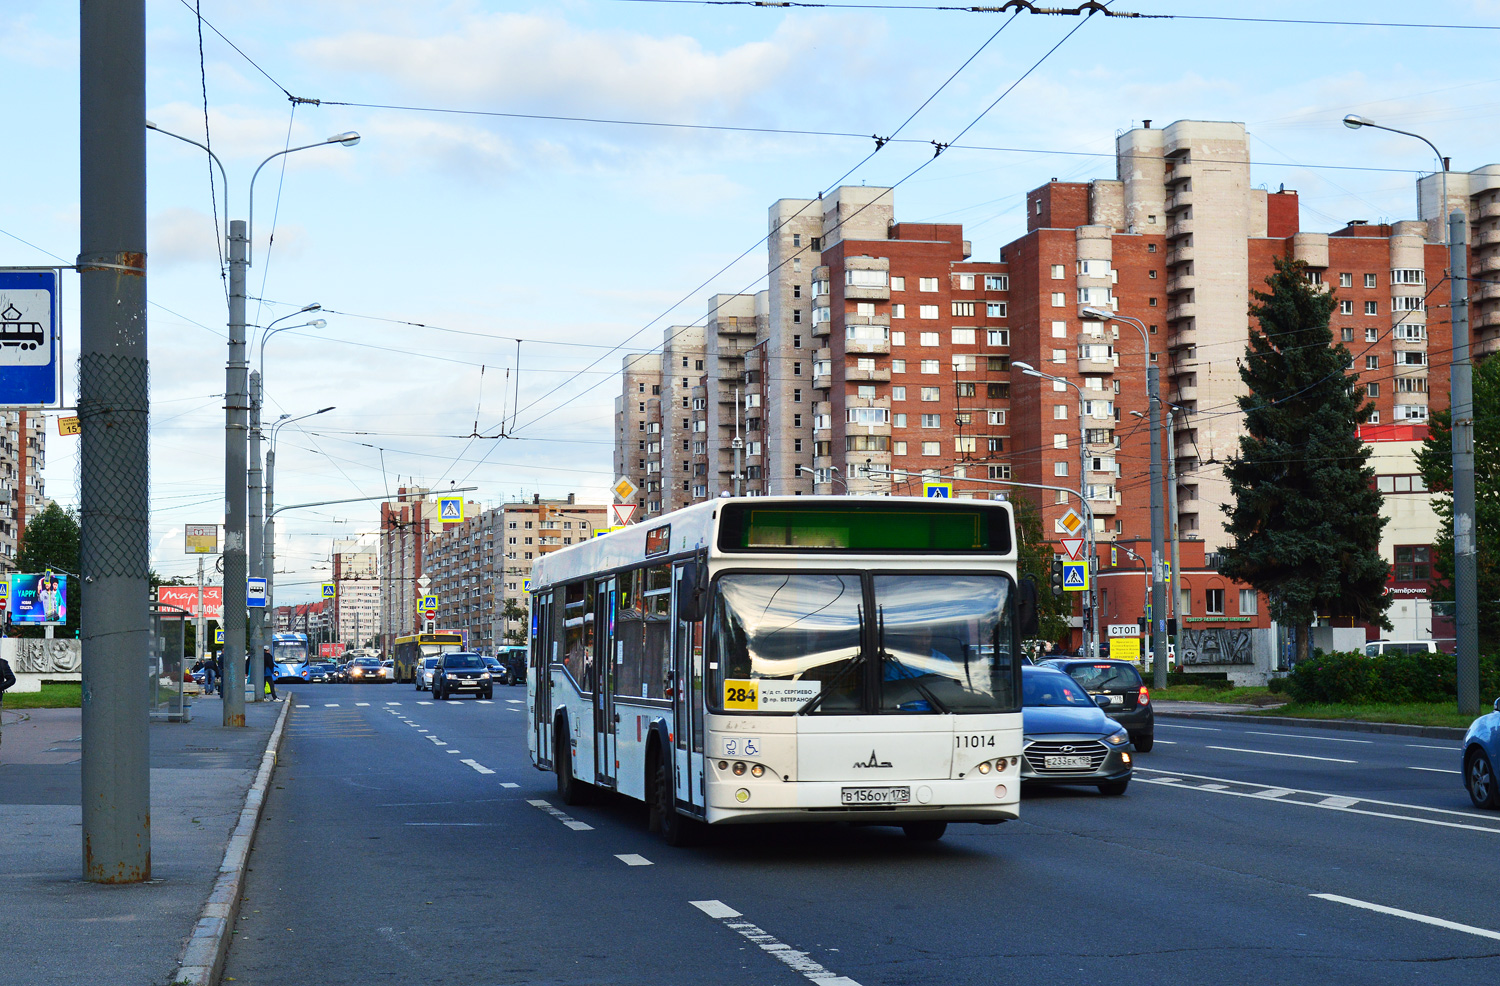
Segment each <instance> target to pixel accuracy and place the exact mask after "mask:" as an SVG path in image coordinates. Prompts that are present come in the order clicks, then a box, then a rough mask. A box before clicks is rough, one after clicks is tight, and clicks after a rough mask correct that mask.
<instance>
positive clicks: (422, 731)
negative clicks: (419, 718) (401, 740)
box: [412, 723, 428, 733]
mask: <svg viewBox="0 0 1500 986" xmlns="http://www.w3.org/2000/svg"><path fill="white" fill-rule="evenodd" d="M412 725H413V726H415V725H417V724H416V723H412ZM417 732H419V733H425V732H428V730H426V729H422V728H420V727H418V729H417Z"/></svg>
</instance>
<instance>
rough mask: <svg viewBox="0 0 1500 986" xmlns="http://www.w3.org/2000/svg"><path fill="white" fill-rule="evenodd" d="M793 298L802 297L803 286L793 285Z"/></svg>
mask: <svg viewBox="0 0 1500 986" xmlns="http://www.w3.org/2000/svg"><path fill="white" fill-rule="evenodd" d="M792 297H793V298H800V297H802V285H800V284H793V285H792Z"/></svg>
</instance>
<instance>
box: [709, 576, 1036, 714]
mask: <svg viewBox="0 0 1500 986" xmlns="http://www.w3.org/2000/svg"><path fill="white" fill-rule="evenodd" d="M717 587H718V591H717V593H716V595H715V606H714V614H713V618H714V620H715V629H716V632H715V634H714V637H715V638H716V639H717V640H718V641H719V653H718V655H717V657H718V660H717V665H718V667H717V668H715V669H713V670H714V673H715V674H716V675H717V681H716V684H715V694H714V698H715V699H716V700H719V701H716V703H715V704H721V706H722V707H723V708H724V709H726V710H732V711H747V712H748V711H756V712H810V713H811V712H817V713H851V712H867V713H873V712H877V711H878V712H882V713H943V712H963V713H975V712H1006V711H1013V710H1014V709H1015V708H1017V696H1016V682H1015V674H1016V672H1015V668H1016V665H1015V664H1014V661H1013V658H1012V655H1011V644H1012V636H1013V633H1012V623H1011V615H1010V611H1011V607H1012V605H1013V602H1012V600H1011V596H1010V589H1011V582H1010V580H1009V579H1008V578H1007V577H1006V576H1004V575H998V574H996V575H986V574H965V575H949V574H943V575H928V574H917V573H913V574H906V575H874V576H871V575H860V574H855V573H817V574H812V573H796V574H792V573H785V574H770V573H743V574H732V575H726V576H723V577H722V578H720V579H719V580H718V583H717Z"/></svg>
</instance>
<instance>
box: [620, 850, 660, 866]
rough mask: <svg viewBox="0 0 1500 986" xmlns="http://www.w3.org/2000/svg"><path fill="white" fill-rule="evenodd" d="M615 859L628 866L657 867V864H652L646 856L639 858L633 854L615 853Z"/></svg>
mask: <svg viewBox="0 0 1500 986" xmlns="http://www.w3.org/2000/svg"><path fill="white" fill-rule="evenodd" d="M615 859H618V860H619V861H620V862H622V863H624V864H625V865H626V866H652V865H655V864H653V863H652V862H651V860H649V859H647V858H646V857H645V856H637V855H636V854H635V853H633V852H625V853H620V852H617V853H615Z"/></svg>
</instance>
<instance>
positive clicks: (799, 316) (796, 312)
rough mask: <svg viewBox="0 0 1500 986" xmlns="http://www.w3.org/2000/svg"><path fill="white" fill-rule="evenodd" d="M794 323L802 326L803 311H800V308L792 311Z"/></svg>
mask: <svg viewBox="0 0 1500 986" xmlns="http://www.w3.org/2000/svg"><path fill="white" fill-rule="evenodd" d="M792 321H793V322H796V323H798V324H801V322H802V309H800V308H793V309H792Z"/></svg>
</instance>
